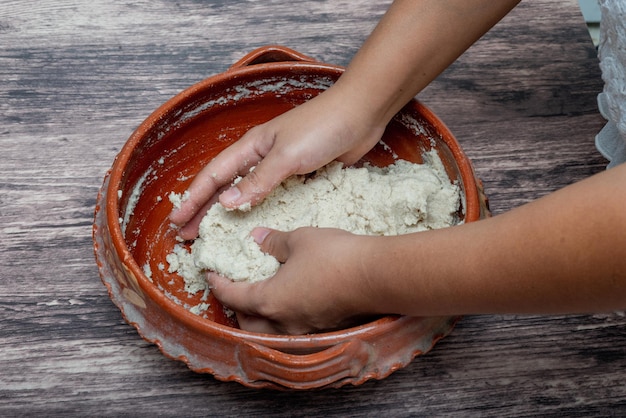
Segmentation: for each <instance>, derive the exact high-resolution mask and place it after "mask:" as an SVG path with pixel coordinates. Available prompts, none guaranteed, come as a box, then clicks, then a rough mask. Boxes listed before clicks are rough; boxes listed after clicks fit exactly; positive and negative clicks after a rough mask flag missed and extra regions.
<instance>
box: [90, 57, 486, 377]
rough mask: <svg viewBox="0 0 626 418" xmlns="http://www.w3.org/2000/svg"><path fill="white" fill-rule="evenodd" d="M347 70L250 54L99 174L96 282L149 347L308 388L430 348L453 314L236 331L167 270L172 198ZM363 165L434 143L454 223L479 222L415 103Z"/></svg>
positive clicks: (476, 201) (175, 102)
mask: <svg viewBox="0 0 626 418" xmlns="http://www.w3.org/2000/svg"><path fill="white" fill-rule="evenodd" d="M342 71H343V69H342V68H340V67H337V66H334V65H328V64H322V63H319V62H316V61H314V60H313V59H311V58H309V57H307V56H304V55H302V54H300V53H297V52H295V51H293V50H290V49H288V48H283V47H276V46H269V47H264V48H260V49H258V50H255V51H253V52H251V53H250V54H248V55H247V56H246V57H244V58H243V59H241V60H240V61H239V62H237V63H236V64H234V65H233V66H232V67H231V68H230V69H229V70H228V71H226V72H224V73H222V74H218V75H216V76H213V77H210V78H208V79H206V80H204V81H202V82H200V83H198V84H196V85H194V86H192V87H190V88H188V89H186V90H185V91H183V92H182V93H180V94H178V95H177V96H175V97H173V98H172V99H170V100H168V101H167V102H166V103H165V104H163V105H162V106H161V107H159V108H158V109H157V110H156V111H155V112H154V113H153V114H152V115H150V116H149V117H148V118H147V119H146V120H145V121H144V122H143V123H142V124H141V125H140V126H139V128H137V130H136V131H135V132H134V133H133V134H132V136H131V137H130V138H129V139H128V142H127V143H126V144H125V146H124V147H123V148H122V150H121V151H120V153H119V155H118V156H117V158H116V160H115V162H114V164H113V167H112V168H111V170H110V171H109V172H108V173H107V176H106V177H105V179H104V184H103V186H102V189H101V190H100V194H99V196H98V202H97V206H96V212H95V222H94V226H93V238H94V248H95V254H96V259H97V263H98V267H99V271H100V276H101V278H102V281H103V282H104V284H105V285H106V287H107V288H108V291H109V295H110V297H111V299H112V300H113V302H114V303H115V304H116V305H117V306H118V307H119V308H120V310H121V311H122V315H123V316H124V318H125V319H126V321H128V322H129V323H130V324H132V325H133V326H135V327H136V328H137V330H138V332H139V334H140V335H141V336H142V337H143V338H144V339H146V340H147V341H150V342H153V343H155V344H156V345H157V346H158V347H159V348H160V349H161V351H162V352H163V353H164V354H165V355H166V356H168V357H170V358H173V359H178V360H182V361H184V362H185V363H186V364H187V365H188V366H189V367H190V368H191V369H192V370H194V371H197V372H201V373H211V374H213V375H214V376H215V377H216V378H217V379H219V380H223V381H237V382H240V383H241V384H243V385H245V386H249V387H255V388H276V389H286V388H289V389H311V388H321V387H339V386H342V385H345V384H353V385H358V384H361V383H363V382H365V381H366V380H368V379H382V378H384V377H386V376H388V375H389V374H390V373H391V372H393V371H394V370H397V369H398V368H401V367H404V366H405V365H407V364H408V363H409V362H410V361H412V359H413V358H414V357H415V356H417V355H419V354H422V353H425V352H427V351H429V350H430V349H431V347H432V346H433V345H434V344H435V342H436V341H438V340H439V339H440V338H442V337H443V336H445V335H447V334H448V333H449V332H450V331H451V330H452V328H453V326H454V324H455V322H456V321H457V319H458V318H456V317H433V318H414V317H404V316H385V317H382V318H378V319H376V320H373V321H371V322H369V323H365V324H362V325H359V326H355V327H353V328H349V329H345V330H341V331H335V332H327V333H318V334H312V335H305V336H286V335H266V334H259V333H251V332H246V331H242V330H240V329H238V328H237V327H236V323H234V321H233V320H232V319H230V318H229V317H228V316H227V315H225V314H224V312H223V309H222V306H221V305H220V304H219V302H218V301H216V300H215V299H212V298H211V297H210V296H209V300H208V302H209V303H210V308H209V309H208V310H207V311H206V312H203V314H202V316H200V315H196V314H194V313H191V312H190V310H189V308H190V307H193V306H196V305H198V304H199V303H201V298H202V296H203V292H199V293H200V294H198V295H196V296H192V297H191V296H189V295H188V294H187V292H185V291H184V289H183V284H184V282H183V280H182V278H181V277H179V276H178V275H176V274H170V273H168V272H167V266H168V264H167V262H166V260H165V257H166V255H167V254H168V253H170V252H171V251H172V248H173V247H174V245H175V244H176V238H175V231H174V230H173V229H172V228H171V227H170V222H169V220H168V214H169V212H170V211H171V209H172V205H171V203H170V201H169V199H168V194H169V193H170V192H172V191H174V192H177V193H182V192H183V191H184V190H185V189H186V188H187V187H188V185H189V183H190V182H191V179H192V178H193V176H194V175H195V174H196V173H197V172H198V171H199V170H200V169H201V168H202V167H203V166H204V165H205V164H206V163H207V162H208V161H209V160H211V159H212V158H213V157H214V156H215V155H216V154H218V153H219V152H220V151H221V150H222V149H224V148H225V147H226V146H228V145H229V144H230V143H232V142H233V141H236V140H237V139H238V138H239V137H240V136H241V135H242V134H243V133H244V132H246V131H247V130H248V129H250V128H251V127H252V126H254V125H257V124H260V123H262V122H265V121H267V120H269V119H271V118H272V117H274V116H276V115H279V114H281V113H283V112H285V111H287V110H289V109H291V108H293V107H295V106H297V105H298V104H300V103H303V102H304V101H306V100H308V99H310V98H312V97H314V96H315V95H317V94H319V93H320V92H322V91H324V90H325V89H326V88H328V87H329V86H330V85H331V84H332V83H333V82H334V81H335V80H336V79H337V78H338V77H339V76H340V75H341V73H342ZM383 141H384V143H385V145H382V144H379V145H378V146H377V147H375V148H374V149H373V150H372V151H371V152H370V153H369V154H367V156H366V157H365V158H364V160H365V161H369V162H371V163H373V164H376V165H379V166H383V165H387V164H390V163H392V162H393V161H394V160H395V159H397V158H403V159H406V160H410V161H414V162H421V161H422V154H423V153H424V152H425V151H428V150H430V149H432V148H434V149H436V150H437V152H438V153H439V155H440V156H441V158H442V160H443V162H444V164H445V167H446V169H447V172H448V174H449V176H450V179H451V181H456V182H458V183H459V185H460V186H461V188H462V192H463V197H464V199H463V202H464V203H463V207H462V209H461V210H460V211H459V219H460V220H464V221H465V222H471V221H475V220H477V219H479V218H480V217H481V216H484V214H485V211H484V205H481V193H480V190H479V186H478V182H477V181H476V179H475V177H474V173H473V169H472V166H471V163H470V161H469V160H468V159H467V157H466V156H465V154H464V153H463V151H462V150H461V148H460V147H459V144H458V143H457V141H456V140H455V139H454V137H453V136H452V134H451V133H450V132H449V131H448V129H447V128H446V127H445V126H444V124H443V123H442V122H441V121H440V120H439V119H437V117H436V116H435V115H434V114H433V113H432V112H431V111H429V110H428V109H427V108H426V107H424V106H423V105H422V104H420V103H419V102H417V101H412V102H411V103H410V104H409V105H407V106H406V107H405V108H404V109H403V110H402V112H400V113H399V114H398V115H397V116H396V117H395V118H394V120H393V121H392V122H391V123H390V124H389V127H388V129H387V132H386V133H385V135H384V137H383Z"/></svg>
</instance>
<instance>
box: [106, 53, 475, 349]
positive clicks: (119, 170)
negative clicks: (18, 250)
mask: <svg viewBox="0 0 626 418" xmlns="http://www.w3.org/2000/svg"><path fill="white" fill-rule="evenodd" d="M294 70H306V71H308V72H314V71H318V72H323V73H326V74H325V75H329V76H330V75H332V76H334V77H339V76H340V75H341V74H342V73H343V71H344V68H343V67H341V66H338V65H332V64H326V63H320V62H317V61H295V62H291V61H289V62H271V63H260V64H254V65H250V66H247V65H246V66H233V67H231V68H229V69H228V70H226V71H224V72H222V73H219V74H216V75H213V76H210V77H208V78H206V79H204V80H202V81H200V82H198V83H195V84H193V85H192V86H190V87H188V88H186V89H184V90H182V91H181V92H179V93H178V94H176V95H175V96H173V97H171V98H170V99H168V100H167V101H166V102H165V103H163V104H162V105H160V106H159V107H158V108H157V109H156V110H154V111H153V112H152V113H151V114H150V115H149V116H148V117H147V118H146V119H145V120H144V121H143V122H142V123H141V124H140V125H139V126H138V127H137V128H136V129H135V131H134V132H133V133H132V134H131V136H130V137H129V138H128V140H127V141H126V143H125V144H124V146H123V147H122V149H121V150H120V152H119V153H118V155H117V157H116V158H115V161H114V163H113V166H112V168H111V170H110V178H109V184H108V186H107V191H106V208H105V210H106V222H107V229H108V230H109V233H110V234H111V242H112V244H113V246H114V248H115V251H116V252H117V254H118V255H119V256H120V259H121V260H120V261H121V262H122V263H123V264H124V266H125V267H126V268H127V269H129V270H130V272H131V273H132V274H133V275H134V276H135V278H136V279H137V283H138V285H139V286H140V287H141V289H142V291H144V292H145V294H146V295H147V296H148V297H149V298H150V299H151V300H152V301H154V302H155V303H156V304H157V305H158V306H159V307H160V308H161V309H163V310H165V311H166V312H169V313H170V314H172V316H173V317H174V318H175V319H176V320H177V321H180V322H182V323H183V324H185V325H186V326H189V327H191V328H193V329H195V330H196V331H199V332H200V333H202V334H209V333H211V334H216V333H217V334H219V336H221V337H223V338H229V339H239V338H244V339H246V340H248V341H253V342H260V343H271V344H273V345H276V344H277V345H281V344H286V345H291V344H298V343H304V342H306V343H310V342H312V341H314V342H317V343H321V344H334V343H336V342H337V341H343V340H345V339H349V338H352V337H355V336H359V335H362V334H370V333H372V332H375V333H381V332H385V330H387V329H388V328H389V327H393V326H394V324H395V323H396V322H398V321H400V322H402V321H401V320H402V318H404V316H402V315H385V316H383V317H380V318H378V319H375V320H373V321H370V322H367V323H364V324H360V325H356V326H354V327H350V328H345V329H341V330H335V331H327V332H320V333H314V334H305V335H286V334H267V333H259V332H251V331H246V330H242V329H238V328H234V327H230V326H228V325H223V324H219V323H217V322H215V321H211V320H208V319H206V318H202V317H201V316H199V315H195V314H193V313H191V312H189V311H188V310H187V309H185V308H184V307H183V306H180V305H178V304H176V303H175V302H174V301H172V300H170V299H169V298H167V296H166V295H165V294H164V293H163V292H161V291H160V290H159V289H158V288H157V287H156V286H155V285H154V284H153V283H152V282H150V281H149V279H148V278H147V276H146V275H145V273H144V272H143V270H142V269H141V268H140V266H139V265H138V263H137V261H136V260H135V259H134V257H133V256H132V255H131V253H130V250H129V248H128V245H127V243H126V240H125V239H124V237H123V233H122V229H121V226H120V224H119V222H118V219H119V213H120V207H119V199H118V198H117V190H118V188H119V184H120V183H121V180H122V177H123V172H124V167H125V166H126V165H127V163H128V162H129V160H130V159H131V158H132V155H133V152H134V150H135V149H136V147H137V145H138V144H139V143H140V141H141V140H142V139H143V138H144V137H145V136H146V134H147V133H148V132H149V131H150V129H151V128H152V127H153V126H155V125H156V124H157V123H158V121H159V120H160V119H162V118H163V117H164V115H167V114H170V113H171V112H174V111H175V110H176V109H177V108H178V109H180V108H181V105H183V104H184V103H186V102H189V101H190V100H192V99H193V97H194V96H196V95H199V94H201V93H202V92H203V91H204V90H205V89H208V88H211V87H213V86H214V85H216V84H220V83H223V82H227V81H232V80H233V79H237V78H240V77H244V76H249V75H254V76H258V78H261V76H263V75H267V74H270V73H276V72H277V71H294ZM407 106H413V107H414V109H415V111H417V112H418V113H420V115H422V116H423V117H424V118H425V119H426V120H427V121H428V122H429V123H430V124H432V125H433V126H434V127H435V128H436V129H437V130H438V132H439V134H440V137H441V138H440V139H441V140H442V142H444V143H445V144H446V146H447V147H448V148H449V150H450V151H451V152H452V155H453V157H454V159H455V161H457V163H458V166H459V171H460V178H461V180H462V182H463V188H464V199H463V200H464V211H465V218H464V222H473V221H476V220H478V219H480V201H479V193H478V187H477V180H476V177H475V175H474V170H473V167H472V164H471V161H470V160H469V158H468V157H467V156H466V154H465V152H464V151H463V150H462V149H461V146H460V144H459V143H458V142H457V140H456V138H455V137H454V136H453V135H452V133H451V131H450V130H449V129H448V127H447V126H446V125H445V124H444V123H443V121H441V120H440V119H439V118H438V117H437V116H436V115H435V114H434V113H433V112H432V111H431V110H430V109H429V108H428V107H427V106H425V105H424V104H423V103H421V102H420V101H419V100H417V99H412V100H411V101H410V102H409V103H408V104H407Z"/></svg>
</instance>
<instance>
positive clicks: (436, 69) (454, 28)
mask: <svg viewBox="0 0 626 418" xmlns="http://www.w3.org/2000/svg"><path fill="white" fill-rule="evenodd" d="M518 2H519V0H498V1H493V0H396V1H395V2H394V3H393V4H392V5H391V7H390V8H389V10H388V11H387V13H386V14H385V16H384V17H383V18H382V20H381V21H380V23H379V24H378V26H377V27H376V29H375V30H374V31H373V33H372V34H371V36H370V37H369V38H368V40H367V41H366V42H365V43H364V45H363V46H362V47H361V49H360V50H359V52H358V53H357V54H356V55H355V57H354V59H353V60H352V62H351V63H350V65H349V66H348V68H347V70H346V72H345V74H344V75H343V76H342V77H341V78H340V80H339V81H338V82H337V87H338V89H343V91H345V92H346V94H345V95H344V96H345V97H347V98H349V100H350V101H351V103H350V105H352V106H355V107H357V111H358V112H359V113H363V114H367V115H371V118H372V119H374V120H375V123H377V124H383V125H386V124H387V122H388V121H389V120H390V119H391V118H392V117H393V115H394V114H396V113H397V112H398V111H399V110H400V109H401V108H402V106H404V105H405V104H406V103H407V102H408V101H409V100H410V99H411V98H413V97H414V96H415V95H416V94H417V93H418V92H420V91H421V90H422V89H423V88H424V87H426V86H427V85H428V84H429V83H430V82H431V81H432V80H434V79H435V78H436V77H437V76H438V75H439V74H440V73H441V72H442V71H443V70H444V69H445V68H447V67H448V66H449V65H450V64H451V63H452V62H453V61H454V60H455V59H456V58H458V56H459V55H461V54H462V53H463V52H464V51H465V50H466V49H467V48H469V47H470V46H471V45H472V44H473V43H474V42H475V41H476V40H477V39H479V38H480V37H481V36H482V35H483V34H484V33H485V32H487V31H488V30H489V29H490V28H491V27H492V26H493V25H495V24H496V23H497V22H498V21H499V20H500V19H502V17H504V16H505V15H506V14H507V13H508V12H509V11H510V10H511V9H512V8H513V7H515V5H516V4H517V3H518Z"/></svg>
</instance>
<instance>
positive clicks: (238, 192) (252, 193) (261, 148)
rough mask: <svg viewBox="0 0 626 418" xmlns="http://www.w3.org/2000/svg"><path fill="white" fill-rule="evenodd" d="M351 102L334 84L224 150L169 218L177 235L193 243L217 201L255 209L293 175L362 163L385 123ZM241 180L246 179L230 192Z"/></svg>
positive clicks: (198, 175)
mask: <svg viewBox="0 0 626 418" xmlns="http://www.w3.org/2000/svg"><path fill="white" fill-rule="evenodd" d="M349 97H350V94H349V92H348V94H346V93H345V92H341V91H339V88H338V86H337V85H335V86H333V87H331V88H330V89H329V90H327V91H325V92H324V93H322V94H320V95H319V96H317V97H315V98H313V99H312V100H310V101H308V102H306V103H304V104H302V105H300V106H298V107H296V108H294V109H292V110H290V111H288V112H286V113H284V114H282V115H280V116H278V117H276V118H274V119H272V120H270V121H268V122H266V123H264V124H262V125H259V126H256V127H254V128H252V129H250V130H249V131H248V132H247V133H246V134H245V135H243V136H242V137H241V138H240V139H239V140H238V141H237V142H235V143H233V144H232V145H230V146H229V147H228V148H227V149H225V150H224V151H222V152H221V153H220V154H219V155H218V156H217V157H215V158H214V159H213V160H212V161H211V162H210V163H209V164H207V165H206V166H205V167H204V168H203V169H202V170H201V171H200V172H199V173H198V174H197V176H196V177H195V178H194V180H193V181H192V183H191V185H190V186H189V189H188V192H189V198H188V199H186V200H185V201H184V202H183V203H182V205H181V207H180V208H179V209H175V210H173V211H172V213H171V214H170V220H171V221H172V222H173V223H174V224H175V225H178V226H180V227H181V228H180V230H179V236H180V237H181V238H183V239H193V238H195V237H196V236H197V235H198V227H199V224H200V221H201V219H202V217H203V216H204V214H205V213H206V211H207V210H208V209H209V207H210V206H211V205H213V203H215V202H216V201H217V200H218V198H219V201H220V203H221V204H222V205H224V206H225V207H227V208H237V207H240V206H242V205H245V204H246V203H250V204H251V205H252V206H254V205H256V204H257V203H259V202H261V201H262V200H263V199H264V198H265V197H266V196H267V195H268V194H270V192H271V191H272V190H273V189H274V187H275V186H277V185H278V184H280V183H281V182H282V181H283V180H285V179H286V178H287V177H289V176H291V175H293V174H308V173H310V172H313V171H315V170H317V169H318V168H320V167H322V166H324V165H326V164H328V163H329V162H331V161H333V160H338V161H340V162H343V163H344V164H346V165H351V164H354V163H355V162H356V161H358V160H359V159H360V158H361V157H362V156H363V155H365V153H367V152H368V151H369V150H370V149H371V148H372V147H373V146H374V145H375V144H376V143H377V142H378V140H379V139H380V138H381V136H382V134H383V132H384V129H385V125H386V123H382V122H380V123H378V124H376V123H374V122H373V120H375V118H371V117H368V116H366V115H367V112H364V111H363V109H362V108H360V106H361V104H357V103H351V102H350V100H349ZM252 167H255V168H254V170H253V171H250V168H252ZM237 176H243V179H242V180H241V181H240V182H239V183H237V185H236V186H233V187H229V186H230V185H231V184H232V181H233V179H234V178H235V177H237ZM222 190H225V191H224V192H223V193H221V195H219V197H218V195H217V194H218V192H220V191H222Z"/></svg>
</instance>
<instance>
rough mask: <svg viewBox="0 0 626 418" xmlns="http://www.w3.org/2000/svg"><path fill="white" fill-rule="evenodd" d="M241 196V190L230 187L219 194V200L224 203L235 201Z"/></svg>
mask: <svg viewBox="0 0 626 418" xmlns="http://www.w3.org/2000/svg"><path fill="white" fill-rule="evenodd" d="M240 197H241V191H240V190H239V188H237V187H231V188H230V189H228V190H226V191H225V192H224V193H222V195H221V196H220V200H221V201H222V202H224V203H235V202H236V201H237V199H239V198H240Z"/></svg>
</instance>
